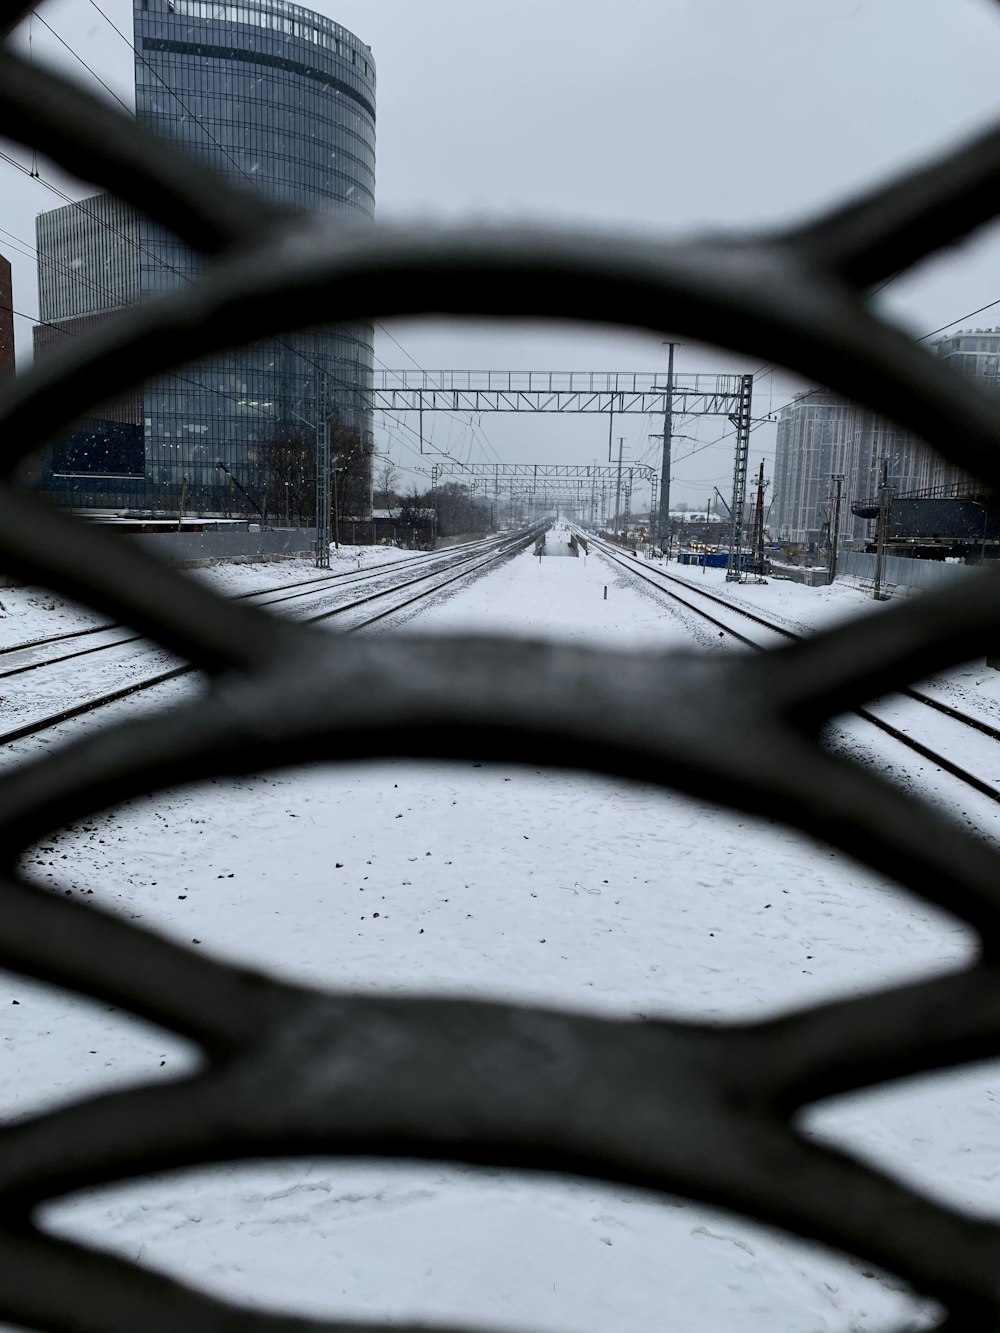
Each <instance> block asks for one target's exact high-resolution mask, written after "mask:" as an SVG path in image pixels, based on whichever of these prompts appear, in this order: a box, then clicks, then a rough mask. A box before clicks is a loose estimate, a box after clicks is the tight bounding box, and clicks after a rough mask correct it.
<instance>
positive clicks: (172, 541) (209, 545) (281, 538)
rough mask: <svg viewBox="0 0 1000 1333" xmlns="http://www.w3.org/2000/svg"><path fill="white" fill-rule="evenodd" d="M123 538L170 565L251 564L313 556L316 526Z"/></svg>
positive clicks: (176, 533)
mask: <svg viewBox="0 0 1000 1333" xmlns="http://www.w3.org/2000/svg"><path fill="white" fill-rule="evenodd" d="M122 541H126V542H135V543H136V545H138V546H141V547H143V548H144V549H145V550H147V551H149V553H150V554H151V555H155V556H156V557H157V558H158V559H159V560H164V561H166V563H167V564H168V565H192V564H212V563H213V562H214V561H216V560H228V561H244V562H247V563H249V562H251V561H257V560H280V559H282V557H285V558H287V557H288V556H295V555H297V556H311V555H313V554H314V552H315V544H316V529H315V528H284V529H281V530H278V531H273V532H247V531H246V530H245V529H243V528H224V529H222V530H221V531H219V532H156V533H143V534H141V535H139V536H133V537H123V538H122Z"/></svg>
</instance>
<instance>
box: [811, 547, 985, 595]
mask: <svg viewBox="0 0 1000 1333" xmlns="http://www.w3.org/2000/svg"><path fill="white" fill-rule="evenodd" d="M837 567H838V572H839V573H841V574H852V575H853V576H854V577H855V578H859V579H865V580H867V581H868V582H869V583H870V582H872V581H873V580H874V578H875V556H874V555H868V554H866V553H864V552H862V551H847V552H844V553H842V554H841V556H840V558H839V559H838V561H837ZM968 569H969V566H968V565H946V564H944V562H943V561H940V560H910V559H908V558H907V557H906V556H902V555H887V556H886V557H885V560H884V561H883V562H882V582H883V583H886V584H888V585H889V586H890V587H903V588H919V589H922V590H924V589H928V588H941V587H944V585H945V584H947V583H951V582H953V581H954V580H955V579H960V578H963V577H964V576H965V574H966V572H967V571H968Z"/></svg>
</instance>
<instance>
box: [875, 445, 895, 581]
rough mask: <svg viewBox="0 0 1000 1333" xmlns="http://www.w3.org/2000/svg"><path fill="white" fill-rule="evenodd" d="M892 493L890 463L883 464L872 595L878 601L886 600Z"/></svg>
mask: <svg viewBox="0 0 1000 1333" xmlns="http://www.w3.org/2000/svg"><path fill="white" fill-rule="evenodd" d="M891 504H892V495H891V492H890V490H889V464H888V463H885V462H883V464H882V482H881V484H880V486H879V488H878V526H877V527H876V529H875V588H874V590H873V593H872V596H873V597H874V598H875V601H876V602H882V601H884V600H885V596H884V594H883V592H882V569H883V565H884V562H885V543H886V539H887V537H888V535H889V510H890V507H891Z"/></svg>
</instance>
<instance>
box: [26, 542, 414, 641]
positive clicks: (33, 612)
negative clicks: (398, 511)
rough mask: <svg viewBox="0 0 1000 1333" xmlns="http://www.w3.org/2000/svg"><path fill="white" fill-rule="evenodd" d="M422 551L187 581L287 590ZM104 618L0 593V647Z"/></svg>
mask: <svg viewBox="0 0 1000 1333" xmlns="http://www.w3.org/2000/svg"><path fill="white" fill-rule="evenodd" d="M420 554H421V553H420V552H419V551H401V550H398V549H397V548H395V547H393V546H345V545H342V546H341V547H340V550H339V551H336V550H332V549H331V551H330V568H329V570H328V571H327V570H320V569H317V568H316V566H315V565H314V563H313V562H312V561H311V560H274V561H267V562H265V563H262V564H246V565H237V564H220V565H210V566H205V567H204V568H201V569H190V570H186V571H185V574H186V576H187V577H189V578H193V579H197V580H199V581H201V582H205V583H208V584H209V585H210V586H211V587H213V588H216V589H218V591H219V592H221V593H222V594H223V595H224V596H226V597H238V596H240V595H241V594H243V593H248V592H264V591H270V590H271V589H274V588H283V587H285V586H286V585H287V584H290V583H298V582H300V581H303V580H308V579H322V578H326V577H328V576H329V574H342V573H347V572H349V571H351V570H355V569H362V570H364V569H375V568H377V567H378V566H380V565H390V564H395V563H396V562H397V561H400V560H412V559H414V558H419V556H420ZM105 620H106V617H104V616H100V615H97V614H96V613H94V612H93V611H90V610H88V609H87V608H86V607H82V606H78V605H76V604H75V603H73V602H70V601H67V600H66V599H64V598H61V597H58V596H56V594H55V593H51V592H49V591H48V590H47V589H45V588H36V587H14V588H2V589H0V648H5V647H7V646H8V645H9V644H17V643H25V642H28V641H30V640H34V639H39V638H43V637H46V636H49V635H53V634H65V633H66V632H67V630H75V629H81V628H83V627H85V626H87V625H100V624H103V623H104V622H105Z"/></svg>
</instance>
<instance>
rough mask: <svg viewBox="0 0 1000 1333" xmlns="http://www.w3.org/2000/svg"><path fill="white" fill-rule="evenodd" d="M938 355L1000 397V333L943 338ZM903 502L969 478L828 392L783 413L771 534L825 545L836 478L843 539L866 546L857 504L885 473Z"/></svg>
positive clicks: (808, 396) (804, 397)
mask: <svg viewBox="0 0 1000 1333" xmlns="http://www.w3.org/2000/svg"><path fill="white" fill-rule="evenodd" d="M932 350H933V351H934V352H935V354H936V355H937V356H939V357H942V358H943V359H944V360H946V361H947V362H948V363H949V364H950V365H952V366H953V367H954V368H955V369H957V370H958V371H959V372H960V373H961V374H964V375H968V376H970V377H972V378H974V379H976V380H978V381H979V382H980V383H982V384H983V385H984V386H985V387H987V388H990V389H1000V328H998V329H976V330H971V329H970V330H967V331H964V332H959V333H956V334H954V335H951V336H949V337H947V338H942V339H940V340H939V341H938V342H936V343H934V344H933V346H932ZM883 463H884V464H886V465H887V467H888V476H889V484H890V486H891V487H892V490H893V492H894V493H895V494H897V495H905V494H909V493H912V492H916V491H919V492H930V491H941V490H945V489H947V488H949V487H953V486H955V485H961V484H962V483H963V482H964V481H965V480H966V477H965V474H964V473H962V472H961V471H960V469H958V468H956V467H954V466H953V465H952V464H950V463H948V462H946V461H945V460H944V459H942V458H941V457H939V455H938V454H936V453H935V452H934V451H933V450H932V449H931V448H930V447H929V446H928V445H927V444H925V443H924V441H923V440H922V439H921V438H920V437H919V436H917V435H914V434H913V433H912V432H910V431H907V430H903V429H902V428H901V427H900V426H896V425H895V424H894V423H893V422H891V421H886V420H885V419H884V418H882V417H879V416H876V415H875V413H874V412H870V411H868V409H867V408H864V407H859V406H858V405H857V404H856V403H849V402H847V401H845V400H844V399H842V398H838V397H837V396H836V395H835V394H832V393H828V392H826V391H825V390H813V391H812V392H810V393H804V394H801V395H800V396H799V397H798V398H796V399H795V401H794V402H792V403H789V404H788V406H787V407H785V408H783V409H782V410H781V413H780V415H779V417H778V442H777V452H776V456H775V467H774V500H773V503H772V506H771V515H770V522H769V526H770V528H771V531H772V532H773V533H774V535H775V536H776V537H778V538H779V539H781V540H787V541H792V542H816V541H819V540H821V538H822V536H823V533H824V528H825V526H826V524H827V523H828V521H829V517H830V509H831V503H832V497H833V493H834V490H833V481H832V478H833V477H834V476H835V475H839V476H840V477H842V478H843V481H842V508H841V514H840V531H841V535H842V536H843V537H844V538H845V539H846V540H851V539H853V540H855V541H863V540H864V539H865V538H866V537H867V536H868V535H869V527H870V524H869V520H868V519H865V518H861V517H858V516H856V515H854V514H852V513H851V509H850V506H851V503H852V501H855V500H864V499H867V498H869V497H872V496H874V495H875V493H876V490H877V488H878V485H879V480H880V474H881V471H882V465H883Z"/></svg>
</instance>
